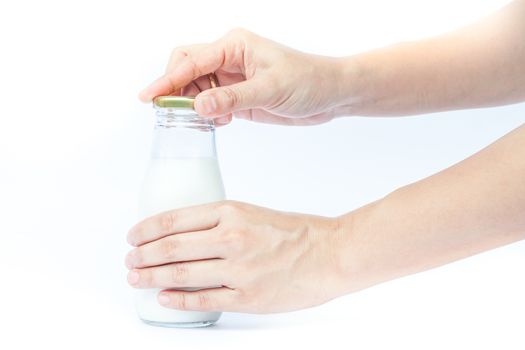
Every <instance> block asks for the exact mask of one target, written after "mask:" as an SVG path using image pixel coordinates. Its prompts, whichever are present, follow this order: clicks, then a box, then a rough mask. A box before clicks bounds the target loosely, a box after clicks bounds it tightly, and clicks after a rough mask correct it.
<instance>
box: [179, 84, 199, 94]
mask: <svg viewBox="0 0 525 350" xmlns="http://www.w3.org/2000/svg"><path fill="white" fill-rule="evenodd" d="M201 91H202V89H201V88H200V87H199V86H198V85H197V83H195V81H192V82H191V83H190V84H189V85H187V86H185V87H183V88H182V91H181V96H197V95H198V94H199V93H200V92H201Z"/></svg>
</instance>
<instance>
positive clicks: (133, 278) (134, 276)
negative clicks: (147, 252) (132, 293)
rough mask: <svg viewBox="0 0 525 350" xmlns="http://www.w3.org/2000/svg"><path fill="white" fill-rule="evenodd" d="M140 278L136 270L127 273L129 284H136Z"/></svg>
mask: <svg viewBox="0 0 525 350" xmlns="http://www.w3.org/2000/svg"><path fill="white" fill-rule="evenodd" d="M139 279H140V275H139V273H138V272H136V271H130V272H129V273H128V282H129V284H136V283H137V282H138V281H139Z"/></svg>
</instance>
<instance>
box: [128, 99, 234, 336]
mask: <svg viewBox="0 0 525 350" xmlns="http://www.w3.org/2000/svg"><path fill="white" fill-rule="evenodd" d="M193 102H194V99H193V98H192V97H180V96H159V97H157V98H155V100H154V101H153V105H154V107H155V108H156V110H157V111H156V115H157V121H156V125H155V129H154V136H153V146H152V153H151V159H150V162H149V166H148V168H147V170H146V175H145V178H144V182H143V186H142V190H141V194H140V201H139V211H140V219H142V218H146V217H148V216H151V215H154V214H157V213H159V212H163V211H167V210H171V209H176V208H180V207H186V206H192V205H197V204H203V203H208V202H215V201H219V200H223V199H224V198H225V195H224V187H223V184H222V179H221V174H220V171H219V165H218V162H217V156H216V151H215V135H214V125H213V120H211V119H207V118H202V117H199V116H198V115H197V114H196V113H195V111H194V109H193ZM194 287H195V288H191V289H192V290H195V289H199V288H206V287H210V286H194ZM181 289H183V288H181ZM159 291H160V289H139V290H137V291H136V294H137V295H136V302H135V304H136V309H137V313H138V316H139V317H140V319H142V320H143V321H144V322H146V323H148V324H151V325H156V326H165V327H202V326H209V325H212V324H214V323H215V322H216V321H217V320H218V319H219V317H220V315H221V313H220V312H198V311H180V310H175V309H170V308H166V307H164V306H161V305H160V304H159V303H158V301H157V295H158V293H159Z"/></svg>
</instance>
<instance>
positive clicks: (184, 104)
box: [153, 96, 195, 109]
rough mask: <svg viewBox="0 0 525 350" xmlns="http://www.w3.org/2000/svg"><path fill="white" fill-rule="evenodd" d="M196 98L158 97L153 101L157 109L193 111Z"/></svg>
mask: <svg viewBox="0 0 525 350" xmlns="http://www.w3.org/2000/svg"><path fill="white" fill-rule="evenodd" d="M194 103H195V97H192V96H157V97H155V98H154V99H153V106H154V107H156V108H175V109H193V104H194Z"/></svg>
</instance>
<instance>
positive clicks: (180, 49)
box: [171, 46, 188, 59]
mask: <svg viewBox="0 0 525 350" xmlns="http://www.w3.org/2000/svg"><path fill="white" fill-rule="evenodd" d="M185 57H188V52H187V46H177V47H176V48H174V49H173V50H171V58H172V59H176V58H185Z"/></svg>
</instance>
